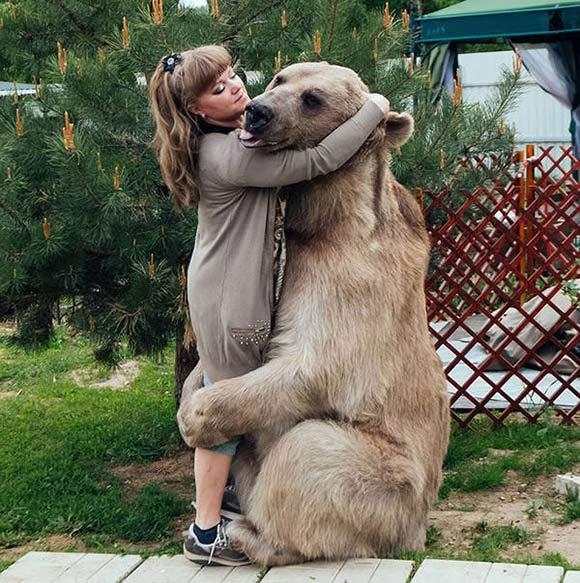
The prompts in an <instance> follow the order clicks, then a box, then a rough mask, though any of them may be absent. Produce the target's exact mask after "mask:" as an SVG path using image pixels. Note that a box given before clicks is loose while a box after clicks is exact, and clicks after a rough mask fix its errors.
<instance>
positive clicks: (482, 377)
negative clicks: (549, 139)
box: [423, 146, 580, 426]
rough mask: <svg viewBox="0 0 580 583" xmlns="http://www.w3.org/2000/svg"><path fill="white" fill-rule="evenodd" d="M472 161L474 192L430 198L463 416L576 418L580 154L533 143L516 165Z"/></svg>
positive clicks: (441, 303) (431, 307)
mask: <svg viewBox="0 0 580 583" xmlns="http://www.w3.org/2000/svg"><path fill="white" fill-rule="evenodd" d="M469 163H470V164H474V165H475V167H476V168H478V169H481V174H482V183H481V184H480V185H479V186H478V187H477V188H475V189H474V190H473V191H470V192H461V193H453V192H450V191H445V192H440V193H432V194H429V193H425V194H424V195H423V204H424V209H425V217H426V220H427V223H428V226H429V231H430V235H431V240H432V251H433V252H432V256H433V258H432V265H431V267H430V272H429V276H428V278H427V282H426V293H427V311H428V316H429V321H430V325H431V331H432V334H433V339H434V343H435V347H436V349H437V351H438V353H439V355H440V357H441V359H442V361H443V363H444V365H445V372H446V375H447V380H448V386H449V392H450V395H451V396H450V403H451V408H452V416H453V417H454V418H455V419H456V420H457V421H458V422H459V423H460V424H461V425H464V426H466V425H468V424H469V423H470V421H471V420H472V419H473V418H474V417H475V416H476V415H480V414H483V415H487V416H488V417H490V418H491V419H493V420H494V422H497V423H501V422H502V421H503V420H505V419H506V418H507V417H508V416H509V415H510V414H512V413H516V412H517V413H520V414H522V415H524V416H525V417H526V418H527V419H529V420H530V421H534V420H536V419H537V418H538V416H539V415H540V414H541V413H542V412H543V410H544V409H545V408H546V407H550V408H552V409H553V410H554V411H555V413H556V414H557V415H558V416H559V417H560V418H561V421H562V422H564V423H574V421H575V420H574V416H575V415H576V414H577V413H578V412H579V411H580V380H579V374H578V373H579V370H580V368H579V366H580V364H579V356H578V348H579V344H578V339H579V338H580V317H579V310H578V305H577V303H576V301H575V300H574V297H575V293H574V285H575V280H576V279H577V278H578V277H579V274H578V265H579V261H578V259H579V249H580V230H579V228H578V227H579V222H580V182H579V181H578V180H579V179H578V173H579V172H580V161H578V160H577V159H576V158H574V157H573V155H572V151H571V148H563V147H550V148H539V149H538V151H537V152H536V153H535V152H534V149H533V147H530V146H528V147H527V148H526V152H525V153H524V152H520V153H516V156H514V159H513V160H511V161H507V163H506V161H505V160H504V161H502V160H501V159H500V158H499V157H497V158H494V157H493V156H491V157H490V156H487V157H484V156H482V157H479V158H475V159H474V160H471V161H470V162H469ZM577 283H580V282H577ZM530 300H531V301H530ZM526 302H528V303H527V304H526ZM518 316H519V320H521V321H517V320H518ZM507 319H511V320H513V322H512V323H509V322H508V320H507ZM490 333H491V334H492V335H494V336H495V337H496V339H495V342H491V341H490ZM498 335H499V338H498ZM502 335H504V336H505V337H502Z"/></svg>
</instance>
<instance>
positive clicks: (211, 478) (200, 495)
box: [194, 447, 233, 529]
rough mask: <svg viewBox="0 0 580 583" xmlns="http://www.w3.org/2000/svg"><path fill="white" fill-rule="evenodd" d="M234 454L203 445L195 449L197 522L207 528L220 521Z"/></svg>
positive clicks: (200, 526) (201, 526)
mask: <svg viewBox="0 0 580 583" xmlns="http://www.w3.org/2000/svg"><path fill="white" fill-rule="evenodd" d="M232 459H233V456H231V455H227V454H224V453H219V452H217V451H212V450H210V449H203V448H201V447H198V448H196V450H195V460H194V473H195V506H196V513H195V523H196V524H197V526H199V528H203V529H207V528H211V527H212V526H215V525H216V524H218V523H219V522H220V510H221V506H222V499H223V496H224V489H225V487H226V482H227V480H228V474H229V471H230V466H231V465H232Z"/></svg>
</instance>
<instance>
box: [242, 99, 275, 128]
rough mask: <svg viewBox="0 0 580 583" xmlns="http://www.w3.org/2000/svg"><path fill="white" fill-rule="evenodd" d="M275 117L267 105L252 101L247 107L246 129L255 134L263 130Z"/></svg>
mask: <svg viewBox="0 0 580 583" xmlns="http://www.w3.org/2000/svg"><path fill="white" fill-rule="evenodd" d="M273 117H274V112H273V111H272V109H271V108H270V107H268V106H267V105H263V104H262V103H257V102H256V101H250V103H248V105H246V123H245V128H246V130H248V131H249V132H251V133H253V134H255V133H258V132H260V131H261V130H263V129H264V128H265V127H266V126H267V125H268V124H269V123H270V122H271V121H272V118H273Z"/></svg>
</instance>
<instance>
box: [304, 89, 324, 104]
mask: <svg viewBox="0 0 580 583" xmlns="http://www.w3.org/2000/svg"><path fill="white" fill-rule="evenodd" d="M302 101H303V103H304V104H305V105H307V106H308V107H319V106H320V105H322V100H321V99H320V97H318V95H316V94H314V93H312V92H310V91H305V92H304V93H303V94H302Z"/></svg>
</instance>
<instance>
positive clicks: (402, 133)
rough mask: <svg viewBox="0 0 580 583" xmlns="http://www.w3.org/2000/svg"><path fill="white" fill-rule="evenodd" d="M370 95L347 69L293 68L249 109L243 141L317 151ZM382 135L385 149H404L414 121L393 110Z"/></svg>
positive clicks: (249, 144)
mask: <svg viewBox="0 0 580 583" xmlns="http://www.w3.org/2000/svg"><path fill="white" fill-rule="evenodd" d="M367 95H368V88H367V86H366V85H365V84H364V83H363V82H362V81H361V79H360V77H359V76H358V75H357V74H356V73H355V72H354V71H352V70H351V69H348V68H346V67H340V66H338V65H329V64H328V63H325V62H321V63H297V64H295V65H290V66H289V67H286V68H285V69H283V70H282V71H280V72H279V73H278V74H277V75H276V76H275V77H274V78H273V79H272V81H271V82H270V84H269V85H268V86H267V87H266V90H265V91H264V93H262V94H261V95H258V96H257V97H256V98H255V99H253V100H252V101H251V102H250V103H249V104H248V105H247V106H246V113H245V118H244V129H243V130H242V132H241V134H240V139H241V140H242V143H243V144H244V145H245V146H246V147H248V148H265V149H268V150H280V149H282V148H295V149H306V148H311V147H313V146H315V145H317V144H318V143H320V141H321V140H323V139H324V138H325V137H326V136H327V135H328V134H329V133H330V132H332V130H334V129H336V128H337V127H338V126H339V125H341V124H342V123H344V122H345V121H346V120H347V119H348V118H350V117H352V116H353V115H354V114H355V113H356V112H357V111H358V110H359V109H360V108H361V107H362V105H363V103H364V102H365V100H366V98H367ZM379 132H382V134H383V136H385V139H381V142H383V144H384V145H386V146H387V147H389V148H393V147H396V146H400V145H401V144H404V143H405V142H406V141H407V140H408V139H409V137H410V136H411V134H412V132H413V118H412V117H411V116H410V115H409V114H407V113H394V112H391V113H389V115H388V117H387V119H386V123H384V124H381V129H380V130H379ZM377 137H378V138H380V136H377Z"/></svg>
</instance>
